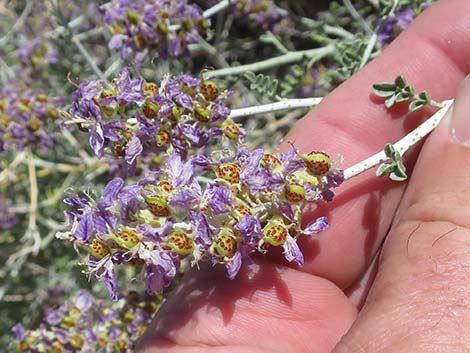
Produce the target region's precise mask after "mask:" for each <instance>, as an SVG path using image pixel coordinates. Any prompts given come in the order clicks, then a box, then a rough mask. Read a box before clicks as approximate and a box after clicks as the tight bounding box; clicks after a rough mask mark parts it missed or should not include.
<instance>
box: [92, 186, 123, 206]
mask: <svg viewBox="0 0 470 353" xmlns="http://www.w3.org/2000/svg"><path fill="white" fill-rule="evenodd" d="M123 185H124V180H122V179H121V178H114V179H113V180H111V181H110V182H109V183H108V184H106V187H105V188H104V190H103V195H102V196H101V198H100V199H99V201H98V208H100V209H103V208H108V207H110V206H111V205H112V204H113V202H114V200H116V198H117V195H118V193H119V191H120V190H121V189H122V186H123Z"/></svg>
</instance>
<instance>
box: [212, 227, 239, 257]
mask: <svg viewBox="0 0 470 353" xmlns="http://www.w3.org/2000/svg"><path fill="white" fill-rule="evenodd" d="M212 247H213V249H214V250H215V251H216V252H217V253H218V254H219V255H221V256H224V257H232V256H233V255H234V254H235V252H236V251H237V239H236V238H235V236H234V235H233V232H232V231H231V230H229V229H227V228H222V229H221V230H220V232H219V234H218V235H217V240H214V242H213V243H212Z"/></svg>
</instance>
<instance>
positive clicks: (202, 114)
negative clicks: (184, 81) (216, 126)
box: [194, 103, 211, 123]
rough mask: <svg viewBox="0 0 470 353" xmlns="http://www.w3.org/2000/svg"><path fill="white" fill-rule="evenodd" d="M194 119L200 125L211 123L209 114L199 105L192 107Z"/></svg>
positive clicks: (207, 110)
mask: <svg viewBox="0 0 470 353" xmlns="http://www.w3.org/2000/svg"><path fill="white" fill-rule="evenodd" d="M194 119H196V120H197V121H199V122H200V123H208V122H209V121H211V112H210V111H209V109H207V108H203V107H202V106H201V105H200V104H199V103H196V104H195V105H194Z"/></svg>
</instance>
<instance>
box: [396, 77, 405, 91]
mask: <svg viewBox="0 0 470 353" xmlns="http://www.w3.org/2000/svg"><path fill="white" fill-rule="evenodd" d="M395 84H396V85H397V86H398V87H399V88H402V89H403V88H405V87H406V79H405V76H403V75H400V76H397V78H396V79H395Z"/></svg>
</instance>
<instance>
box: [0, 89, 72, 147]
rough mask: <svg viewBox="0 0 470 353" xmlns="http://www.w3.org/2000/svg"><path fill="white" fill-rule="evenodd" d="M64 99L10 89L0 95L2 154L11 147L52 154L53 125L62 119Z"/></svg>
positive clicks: (24, 90) (0, 143)
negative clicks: (61, 110) (59, 118)
mask: <svg viewBox="0 0 470 353" xmlns="http://www.w3.org/2000/svg"><path fill="white" fill-rule="evenodd" d="M63 103H64V98H62V97H55V98H51V97H48V96H47V95H45V94H43V93H42V92H40V91H36V90H30V89H24V88H23V89H22V88H7V89H4V90H3V91H0V152H2V151H3V150H5V149H7V148H9V147H11V148H13V149H15V148H16V149H18V150H23V149H24V148H26V147H32V148H40V149H41V150H44V151H47V150H49V149H50V148H51V147H52V145H53V142H54V136H53V131H54V129H53V128H52V127H51V126H53V124H51V123H52V122H53V121H54V120H56V119H57V118H58V117H59V113H58V110H57V107H60V106H62V105H63Z"/></svg>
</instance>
